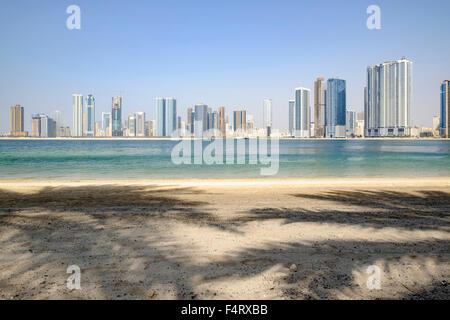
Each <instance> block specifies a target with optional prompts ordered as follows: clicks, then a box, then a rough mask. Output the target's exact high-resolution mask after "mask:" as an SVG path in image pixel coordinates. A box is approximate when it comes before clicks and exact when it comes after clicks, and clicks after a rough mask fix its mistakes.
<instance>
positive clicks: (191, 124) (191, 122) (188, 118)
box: [186, 108, 194, 133]
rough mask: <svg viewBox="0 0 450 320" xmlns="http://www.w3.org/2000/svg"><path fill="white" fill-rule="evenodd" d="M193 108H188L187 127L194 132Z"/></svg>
mask: <svg viewBox="0 0 450 320" xmlns="http://www.w3.org/2000/svg"><path fill="white" fill-rule="evenodd" d="M192 113H193V111H192V108H187V114H186V127H187V130H188V131H189V132H190V133H194V125H193V123H194V122H193V121H192Z"/></svg>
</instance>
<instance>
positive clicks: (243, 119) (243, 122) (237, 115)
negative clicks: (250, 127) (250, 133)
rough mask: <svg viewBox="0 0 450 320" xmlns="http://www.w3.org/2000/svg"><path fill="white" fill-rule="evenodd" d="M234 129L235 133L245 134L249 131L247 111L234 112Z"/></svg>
mask: <svg viewBox="0 0 450 320" xmlns="http://www.w3.org/2000/svg"><path fill="white" fill-rule="evenodd" d="M233 128H234V132H241V133H244V132H246V131H247V112H246V111H245V110H237V111H234V112H233Z"/></svg>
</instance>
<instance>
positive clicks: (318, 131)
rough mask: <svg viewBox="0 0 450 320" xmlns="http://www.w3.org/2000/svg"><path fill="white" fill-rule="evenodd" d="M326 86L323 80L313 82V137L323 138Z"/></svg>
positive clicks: (318, 79)
mask: <svg viewBox="0 0 450 320" xmlns="http://www.w3.org/2000/svg"><path fill="white" fill-rule="evenodd" d="M326 92H327V90H326V84H325V79H324V78H317V80H316V81H315V82H314V136H315V137H316V138H323V137H325V102H326Z"/></svg>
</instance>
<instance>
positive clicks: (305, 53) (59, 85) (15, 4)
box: [0, 0, 450, 132]
mask: <svg viewBox="0 0 450 320" xmlns="http://www.w3.org/2000/svg"><path fill="white" fill-rule="evenodd" d="M71 4H75V5H78V6H79V7H80V8H81V29H80V30H69V29H67V27H66V19H67V17H68V16H69V14H67V13H66V8H67V7H68V6H69V5H71ZM371 4H376V5H379V6H380V8H381V30H368V29H367V27H366V20H367V17H368V15H367V14H366V9H367V7H368V6H369V5H371ZM0 39H1V50H0V106H1V113H0V132H7V131H9V107H10V106H11V105H14V104H21V105H22V106H24V107H25V117H26V118H25V126H26V129H27V130H30V127H31V114H32V113H38V112H39V113H47V114H49V115H50V116H51V115H52V113H53V110H55V109H59V110H61V111H62V115H63V122H64V124H66V125H70V126H72V93H82V94H83V95H87V94H90V93H92V94H93V95H94V96H95V98H96V108H97V110H96V113H97V119H98V120H100V115H101V112H102V111H110V108H111V97H112V96H114V95H122V96H123V103H124V110H123V117H124V118H125V117H126V116H127V115H128V114H130V113H133V112H136V111H145V112H147V118H149V119H153V118H154V116H155V106H154V98H155V97H157V96H164V97H174V98H176V99H177V102H178V112H179V114H181V116H182V118H183V119H185V117H186V112H185V110H186V108H187V107H188V106H191V105H193V104H195V103H198V102H203V103H206V104H208V105H209V106H210V107H212V108H216V107H218V106H220V105H224V106H225V107H226V108H227V114H228V115H231V111H232V110H233V109H241V108H245V109H247V110H248V113H249V114H253V115H254V117H255V120H256V121H257V125H261V122H262V110H263V99H264V98H266V97H267V98H272V99H273V108H274V120H273V122H274V126H275V127H278V128H280V129H283V128H287V124H288V100H289V99H292V98H293V96H294V88H295V87H300V86H301V87H307V88H311V89H313V83H314V80H315V78H317V77H325V78H329V77H340V78H342V79H345V80H347V105H348V108H349V109H353V110H357V111H359V110H362V109H363V88H364V86H365V82H366V80H365V75H366V67H367V66H368V65H375V64H378V63H381V62H384V61H388V60H395V59H400V58H401V57H402V56H406V57H407V58H408V59H410V60H412V61H413V63H414V64H413V102H412V115H413V124H415V125H426V126H431V118H432V116H433V115H438V114H439V85H440V82H441V81H442V80H445V79H449V78H450V55H449V53H450V1H448V0H433V1H424V0H420V1H416V0H409V1H406V0H402V1H401V0H369V1H366V0H345V1H336V0H334V1H328V0H321V1H312V0H295V1H283V0H276V1H265V0H258V1H250V0H240V1H234V0H226V1H224V0H220V1H217V0H216V1H215V0H208V1H206V0H205V1H197V0H189V1H187V0H183V1H182V0H178V1H173V0H164V1H149V0H145V1H144V0H142V1H137V0H136V1H125V0H122V1H113V0H104V1H103V0H69V1H66V0H39V1H36V0H29V1H24V0H3V1H1V4H0Z"/></svg>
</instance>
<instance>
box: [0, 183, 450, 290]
mask: <svg viewBox="0 0 450 320" xmlns="http://www.w3.org/2000/svg"><path fill="white" fill-rule="evenodd" d="M70 265H77V266H79V267H80V270H81V289H79V290H69V289H68V288H67V286H66V280H67V278H68V277H69V274H67V273H66V271H67V268H68V266H70ZM370 266H376V267H378V268H379V269H377V270H379V271H380V276H381V278H380V286H381V287H380V289H379V290H376V289H372V290H370V289H369V288H368V286H367V281H368V280H370V279H373V278H370V279H369V277H370V276H371V274H368V273H367V270H368V268H369V267H370ZM449 282H450V178H448V177H446V178H416V179H367V178H363V179H314V180H295V179H283V180H269V179H260V180H255V181H251V180H208V181H202V180H172V181H156V180H154V181H144V180H142V181H37V180H30V181H25V180H23V181H21V180H12V181H6V180H3V181H0V299H378V298H384V299H386V298H387V299H449V298H450V293H449V288H448V283H449Z"/></svg>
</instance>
